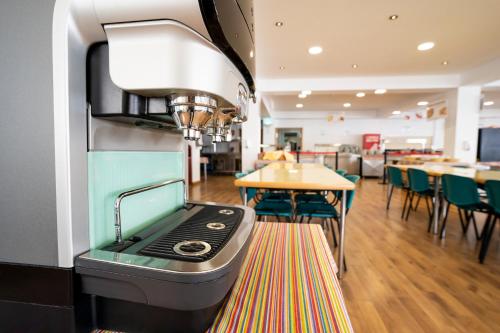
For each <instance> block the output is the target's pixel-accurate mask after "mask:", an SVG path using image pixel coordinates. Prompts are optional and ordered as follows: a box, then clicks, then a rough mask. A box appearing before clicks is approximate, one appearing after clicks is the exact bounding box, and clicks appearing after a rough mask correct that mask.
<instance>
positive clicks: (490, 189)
mask: <svg viewBox="0 0 500 333" xmlns="http://www.w3.org/2000/svg"><path fill="white" fill-rule="evenodd" d="M484 188H485V189H486V193H487V195H488V205H489V206H490V209H491V213H490V214H489V215H488V218H487V219H486V224H485V225H484V230H485V231H484V236H483V242H482V244H481V250H480V251H479V262H480V263H481V264H482V263H483V262H484V258H485V257H486V253H487V252H488V247H489V245H490V241H491V236H492V235H493V233H494V232H495V225H496V223H497V220H498V219H499V218H500V180H488V181H487V182H486V184H485V185H484Z"/></svg>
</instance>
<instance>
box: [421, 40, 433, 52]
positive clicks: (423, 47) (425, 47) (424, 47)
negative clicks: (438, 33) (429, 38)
mask: <svg viewBox="0 0 500 333" xmlns="http://www.w3.org/2000/svg"><path fill="white" fill-rule="evenodd" d="M433 47H434V42H424V43H421V44H418V46H417V50H419V51H427V50H430V49H432V48H433Z"/></svg>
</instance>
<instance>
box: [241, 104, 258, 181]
mask: <svg viewBox="0 0 500 333" xmlns="http://www.w3.org/2000/svg"><path fill="white" fill-rule="evenodd" d="M261 103H262V100H261V97H260V95H259V94H257V101H256V103H250V109H249V112H248V120H247V121H246V122H244V123H243V124H242V125H241V150H242V151H241V168H242V169H243V171H247V170H250V169H254V168H255V161H256V160H257V158H258V155H259V152H260V145H261V142H260V108H261Z"/></svg>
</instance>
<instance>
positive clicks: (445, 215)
mask: <svg viewBox="0 0 500 333" xmlns="http://www.w3.org/2000/svg"><path fill="white" fill-rule="evenodd" d="M450 206H451V204H450V203H449V202H448V204H447V205H446V211H445V213H444V218H443V225H441V232H440V233H439V238H444V232H445V230H446V221H448V213H449V212H450ZM429 231H430V229H429Z"/></svg>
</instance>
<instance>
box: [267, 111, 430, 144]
mask: <svg viewBox="0 0 500 333" xmlns="http://www.w3.org/2000/svg"><path fill="white" fill-rule="evenodd" d="M272 121H273V123H272V125H271V126H264V144H271V145H274V144H275V138H274V133H275V128H283V127H298V128H303V139H302V140H303V141H302V144H303V147H302V150H311V151H312V150H314V144H335V143H342V144H357V145H361V142H362V135H363V134H365V133H380V134H382V137H383V138H390V137H401V136H410V137H428V136H433V133H434V121H425V120H421V121H407V120H402V119H387V118H378V119H377V118H373V119H346V120H345V121H344V122H338V121H334V122H328V121H327V120H326V119H273V120H272ZM272 149H274V148H271V150H272Z"/></svg>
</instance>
